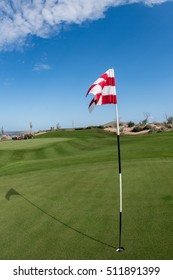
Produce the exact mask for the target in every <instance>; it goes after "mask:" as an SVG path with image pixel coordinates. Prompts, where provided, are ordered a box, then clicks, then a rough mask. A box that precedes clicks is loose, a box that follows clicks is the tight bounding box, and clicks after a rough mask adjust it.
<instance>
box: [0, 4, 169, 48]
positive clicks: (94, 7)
mask: <svg viewBox="0 0 173 280" xmlns="http://www.w3.org/2000/svg"><path fill="white" fill-rule="evenodd" d="M169 1H173V0H169ZM164 2H168V0H101V1H98V0H87V1H86V0H59V1H57V0H28V1H24V0H8V1H6V0H1V1H0V49H1V50H6V49H9V48H16V47H18V46H22V45H24V44H25V43H26V41H27V39H28V38H29V37H31V36H33V35H35V36H38V37H41V38H48V37H50V36H52V35H53V34H57V33H58V32H59V31H60V30H61V28H62V26H63V25H66V24H72V23H76V24H81V23H82V22H84V21H86V20H96V19H99V18H102V17H104V14H105V12H106V10H107V9H108V8H109V7H116V6H120V5H127V4H133V3H143V4H145V5H149V6H151V5H154V4H161V3H164Z"/></svg>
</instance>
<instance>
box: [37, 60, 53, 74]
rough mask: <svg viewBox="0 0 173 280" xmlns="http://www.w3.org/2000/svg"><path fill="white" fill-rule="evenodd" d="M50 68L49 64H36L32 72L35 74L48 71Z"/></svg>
mask: <svg viewBox="0 0 173 280" xmlns="http://www.w3.org/2000/svg"><path fill="white" fill-rule="evenodd" d="M50 69H51V66H50V65H49V64H46V63H42V62H41V63H36V64H35V65H34V67H33V71H35V72H41V71H47V70H50Z"/></svg>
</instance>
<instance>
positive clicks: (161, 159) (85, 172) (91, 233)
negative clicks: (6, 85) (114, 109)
mask: <svg viewBox="0 0 173 280" xmlns="http://www.w3.org/2000/svg"><path fill="white" fill-rule="evenodd" d="M120 139H121V140H120V141H121V156H122V178H123V232H122V245H123V247H124V248H125V251H124V252H123V253H117V252H116V248H117V247H118V235H119V176H118V161H117V143H116V135H115V134H112V133H107V132H105V131H103V130H101V129H88V130H87V129H85V130H74V131H65V130H64V131H63V130H62V131H61V130H60V131H56V132H51V133H48V134H43V135H40V136H38V137H36V138H34V139H31V140H22V141H8V142H0V225H1V226H0V248H1V250H0V259H1V260H7V259H14V260H18V259H20V260H22V259H24V260H25V259H26V260H27V259H28V260H29V259H32V260H35V259H40V260H41V259H47V260H49V259H50V260H54V259H57V260H58V259H63V260H66V259H67V260H68V259H71V260H73V259H74V260H78V259H79V260H80V259H81V260H85V259H88V260H100V259H103V260H104V259H107V260H114V259H124V260H126V259H127V260H128V259H132V260H133V259H136V260H138V259H139V260H140V259H142V260H145V259H148V260H150V259H155V260H157V259H161V260H164V259H170V260H172V259H173V251H172V248H173V218H172V215H173V176H172V170H173V145H172V142H173V132H165V133H156V134H148V135H135V136H132V135H129V136H121V138H120Z"/></svg>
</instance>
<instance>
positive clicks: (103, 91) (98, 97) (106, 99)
mask: <svg viewBox="0 0 173 280" xmlns="http://www.w3.org/2000/svg"><path fill="white" fill-rule="evenodd" d="M115 86H116V85H115V77H114V69H109V70H107V71H106V72H105V73H104V74H103V75H101V76H100V78H98V79H97V80H96V81H95V82H94V83H93V84H92V86H91V87H90V88H89V89H88V92H87V95H88V94H89V93H92V94H94V98H93V99H92V100H91V103H90V104H89V107H88V109H89V111H90V112H91V111H92V110H93V109H94V107H95V106H96V105H104V104H116V103H117V98H116V87H115Z"/></svg>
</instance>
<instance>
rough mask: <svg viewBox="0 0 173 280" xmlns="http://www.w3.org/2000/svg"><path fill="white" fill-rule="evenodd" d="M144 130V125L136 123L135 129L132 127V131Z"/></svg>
mask: <svg viewBox="0 0 173 280" xmlns="http://www.w3.org/2000/svg"><path fill="white" fill-rule="evenodd" d="M142 130H143V127H142V126H139V125H136V126H135V127H134V128H133V129H132V132H140V131H142Z"/></svg>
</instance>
